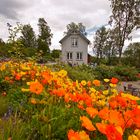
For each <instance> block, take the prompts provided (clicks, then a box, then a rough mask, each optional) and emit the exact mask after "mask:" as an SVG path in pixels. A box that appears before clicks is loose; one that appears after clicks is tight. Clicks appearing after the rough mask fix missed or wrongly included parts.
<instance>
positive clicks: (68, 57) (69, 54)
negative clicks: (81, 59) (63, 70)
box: [66, 52, 73, 60]
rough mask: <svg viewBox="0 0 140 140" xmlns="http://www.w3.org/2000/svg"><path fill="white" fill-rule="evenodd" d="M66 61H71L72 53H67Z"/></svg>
mask: <svg viewBox="0 0 140 140" xmlns="http://www.w3.org/2000/svg"><path fill="white" fill-rule="evenodd" d="M66 55H67V60H72V58H73V53H72V52H67V54H66Z"/></svg>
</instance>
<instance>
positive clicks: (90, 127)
mask: <svg viewBox="0 0 140 140" xmlns="http://www.w3.org/2000/svg"><path fill="white" fill-rule="evenodd" d="M80 120H81V121H82V126H83V127H85V128H86V129H87V130H89V131H94V130H96V129H95V127H94V126H93V124H92V122H91V120H90V119H89V118H87V117H86V116H82V117H80Z"/></svg>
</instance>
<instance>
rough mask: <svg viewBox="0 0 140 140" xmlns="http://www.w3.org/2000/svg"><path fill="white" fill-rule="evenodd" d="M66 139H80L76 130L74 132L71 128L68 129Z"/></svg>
mask: <svg viewBox="0 0 140 140" xmlns="http://www.w3.org/2000/svg"><path fill="white" fill-rule="evenodd" d="M68 140H81V139H80V136H79V134H78V132H74V131H73V130H72V129H70V130H69V131H68Z"/></svg>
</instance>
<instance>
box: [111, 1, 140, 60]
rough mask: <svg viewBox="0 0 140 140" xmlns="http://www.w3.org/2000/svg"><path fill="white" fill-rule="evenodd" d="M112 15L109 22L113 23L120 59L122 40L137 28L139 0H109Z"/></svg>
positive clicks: (127, 37) (128, 37)
mask: <svg viewBox="0 0 140 140" xmlns="http://www.w3.org/2000/svg"><path fill="white" fill-rule="evenodd" d="M110 1H111V8H112V15H111V17H110V21H109V23H110V24H112V25H113V28H114V33H115V35H116V40H115V44H116V46H117V47H118V53H119V58H120V59H121V56H122V50H123V47H124V42H125V40H126V39H130V36H129V35H130V34H131V32H132V31H133V30H134V29H137V28H139V25H140V24H139V5H140V1H139V0H110Z"/></svg>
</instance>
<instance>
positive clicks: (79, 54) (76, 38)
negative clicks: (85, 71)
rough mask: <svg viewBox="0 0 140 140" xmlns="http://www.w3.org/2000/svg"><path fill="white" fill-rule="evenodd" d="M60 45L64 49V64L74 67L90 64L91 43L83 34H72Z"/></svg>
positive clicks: (76, 32) (62, 57)
mask: <svg viewBox="0 0 140 140" xmlns="http://www.w3.org/2000/svg"><path fill="white" fill-rule="evenodd" d="M59 43H61V47H62V56H61V60H62V62H64V63H70V64H72V65H74V64H76V65H80V64H87V63H88V45H89V43H90V41H89V40H88V39H87V38H86V37H85V36H84V35H83V34H82V33H81V32H79V31H73V32H70V33H68V34H67V35H66V36H64V37H63V38H62V39H61V40H60V41H59Z"/></svg>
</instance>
